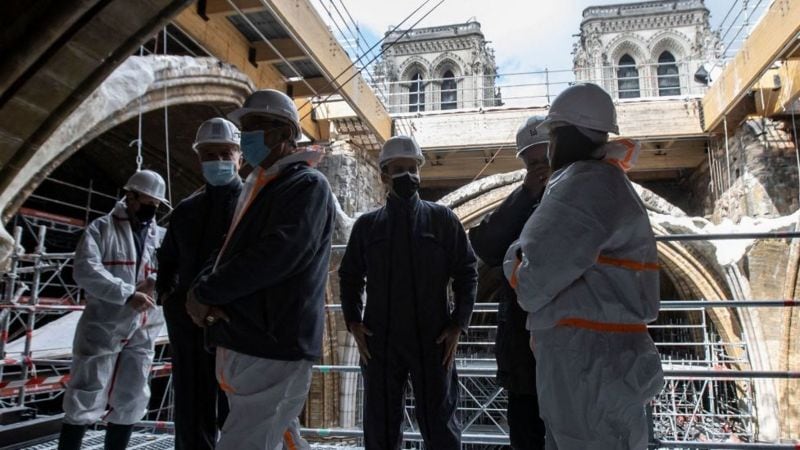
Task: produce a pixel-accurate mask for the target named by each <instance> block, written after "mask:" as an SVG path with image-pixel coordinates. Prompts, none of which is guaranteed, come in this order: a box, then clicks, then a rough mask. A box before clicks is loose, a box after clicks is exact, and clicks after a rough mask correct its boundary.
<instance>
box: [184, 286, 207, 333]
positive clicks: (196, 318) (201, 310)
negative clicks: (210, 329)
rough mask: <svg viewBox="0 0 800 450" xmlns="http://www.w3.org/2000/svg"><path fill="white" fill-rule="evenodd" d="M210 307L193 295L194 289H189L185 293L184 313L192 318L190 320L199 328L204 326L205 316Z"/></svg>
mask: <svg viewBox="0 0 800 450" xmlns="http://www.w3.org/2000/svg"><path fill="white" fill-rule="evenodd" d="M210 309H211V308H210V307H209V306H206V305H204V304H202V303H200V302H199V301H197V297H196V296H195V295H194V289H190V290H189V292H188V293H187V294H186V313H187V314H189V317H191V318H192V322H194V324H195V325H197V326H198V327H200V328H205V327H206V325H207V324H206V316H208V312H209V310H210Z"/></svg>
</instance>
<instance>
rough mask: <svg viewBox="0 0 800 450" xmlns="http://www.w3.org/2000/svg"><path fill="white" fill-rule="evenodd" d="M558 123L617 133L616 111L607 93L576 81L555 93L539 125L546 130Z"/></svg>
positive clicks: (591, 85)
mask: <svg viewBox="0 0 800 450" xmlns="http://www.w3.org/2000/svg"><path fill="white" fill-rule="evenodd" d="M558 122H561V123H567V124H569V125H574V126H577V127H584V128H589V129H591V130H596V131H603V132H606V133H614V134H619V126H618V125H617V110H616V108H615V107H614V102H613V101H612V100H611V96H610V95H608V92H606V91H605V90H604V89H603V88H601V87H600V86H598V85H596V84H592V83H579V84H576V85H574V86H570V87H568V88H567V89H566V90H564V92H562V93H561V94H559V95H558V97H556V99H555V100H553V104H552V105H551V106H550V111H548V113H547V118H546V119H545V121H544V122H543V123H542V124H541V125H539V127H540V128H542V129H547V130H549V129H551V128H552V125H553V124H554V123H558Z"/></svg>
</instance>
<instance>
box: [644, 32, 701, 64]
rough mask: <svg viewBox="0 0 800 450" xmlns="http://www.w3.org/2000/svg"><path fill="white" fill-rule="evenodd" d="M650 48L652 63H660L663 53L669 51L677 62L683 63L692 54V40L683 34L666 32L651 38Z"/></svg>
mask: <svg viewBox="0 0 800 450" xmlns="http://www.w3.org/2000/svg"><path fill="white" fill-rule="evenodd" d="M648 48H649V49H650V59H651V60H652V61H658V57H659V56H660V55H661V53H663V52H665V51H668V52H670V53H672V55H673V56H674V57H675V60H676V61H678V62H681V61H682V60H684V59H686V58H687V56H688V55H689V54H690V52H691V40H690V39H689V38H688V37H686V35H684V34H683V33H679V32H677V31H672V30H665V31H662V32H660V33H658V34H656V35H655V36H653V37H652V38H650V40H649V41H648Z"/></svg>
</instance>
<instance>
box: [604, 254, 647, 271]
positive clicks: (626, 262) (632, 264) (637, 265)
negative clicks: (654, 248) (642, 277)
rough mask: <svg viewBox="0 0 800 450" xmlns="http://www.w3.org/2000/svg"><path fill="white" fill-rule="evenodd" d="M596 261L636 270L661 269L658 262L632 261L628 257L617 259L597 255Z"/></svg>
mask: <svg viewBox="0 0 800 450" xmlns="http://www.w3.org/2000/svg"><path fill="white" fill-rule="evenodd" d="M597 263H598V264H606V265H609V266H616V267H621V268H623V269H628V270H637V271H646V270H654V271H658V270H660V269H661V266H660V265H659V264H658V263H643V262H639V261H633V260H630V259H617V258H611V257H608V256H603V255H600V256H598V257H597Z"/></svg>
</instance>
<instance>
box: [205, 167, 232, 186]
mask: <svg viewBox="0 0 800 450" xmlns="http://www.w3.org/2000/svg"><path fill="white" fill-rule="evenodd" d="M202 165H203V177H204V178H205V179H206V181H208V184H210V185H212V186H225V185H226V184H228V183H230V182H231V181H233V178H234V177H235V176H236V164H235V163H234V162H233V161H203V164H202Z"/></svg>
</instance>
